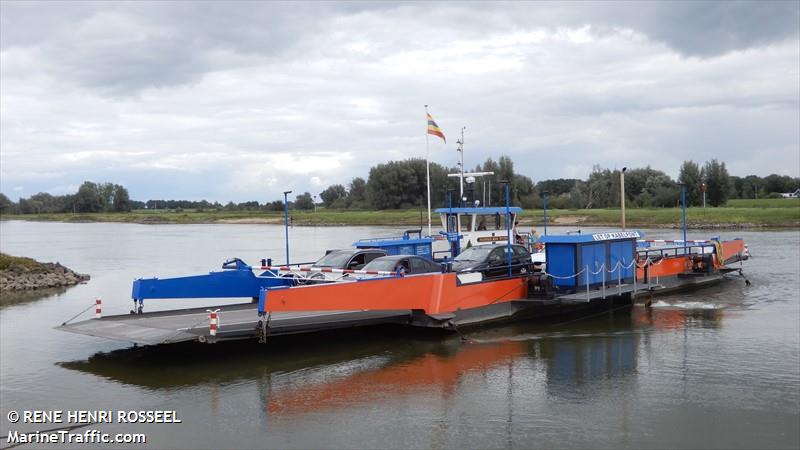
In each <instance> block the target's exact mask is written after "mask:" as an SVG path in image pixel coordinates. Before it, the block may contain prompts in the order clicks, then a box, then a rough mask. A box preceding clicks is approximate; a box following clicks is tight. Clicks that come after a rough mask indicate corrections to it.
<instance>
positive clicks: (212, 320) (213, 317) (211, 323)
mask: <svg viewBox="0 0 800 450" xmlns="http://www.w3.org/2000/svg"><path fill="white" fill-rule="evenodd" d="M206 311H208V334H209V335H211V336H212V337H213V336H216V335H217V328H219V317H218V314H217V313H218V312H219V309H215V310H213V311H212V310H210V309H207V310H206Z"/></svg>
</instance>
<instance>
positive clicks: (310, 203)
mask: <svg viewBox="0 0 800 450" xmlns="http://www.w3.org/2000/svg"><path fill="white" fill-rule="evenodd" d="M294 207H295V209H303V210H309V209H314V199H312V198H311V193H310V192H304V193H302V194H300V195H298V196H297V197H295V199H294Z"/></svg>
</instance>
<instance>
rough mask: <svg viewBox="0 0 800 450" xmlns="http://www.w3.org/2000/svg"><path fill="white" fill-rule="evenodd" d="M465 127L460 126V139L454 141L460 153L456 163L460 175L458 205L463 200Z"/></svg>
mask: <svg viewBox="0 0 800 450" xmlns="http://www.w3.org/2000/svg"><path fill="white" fill-rule="evenodd" d="M466 129H467V127H461V139H459V140H458V141H456V144H458V148H457V149H456V151H457V152H459V153H460V154H461V155H460V156H461V160H460V161H459V163H458V165H459V166H460V167H461V176H459V177H458V193H459V197H458V204H459V205H460V204H462V202H463V201H464V130H466Z"/></svg>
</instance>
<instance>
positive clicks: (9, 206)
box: [0, 192, 16, 214]
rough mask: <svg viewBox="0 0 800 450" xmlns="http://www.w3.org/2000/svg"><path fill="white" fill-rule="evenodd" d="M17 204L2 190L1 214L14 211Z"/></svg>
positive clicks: (0, 193)
mask: <svg viewBox="0 0 800 450" xmlns="http://www.w3.org/2000/svg"><path fill="white" fill-rule="evenodd" d="M15 206H16V205H14V202H12V201H11V199H9V198H8V197H6V194H3V193H2V192H0V214H3V213H10V212H12V211H13V210H14V207H15Z"/></svg>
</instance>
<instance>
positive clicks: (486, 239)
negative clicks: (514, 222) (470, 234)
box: [477, 236, 508, 242]
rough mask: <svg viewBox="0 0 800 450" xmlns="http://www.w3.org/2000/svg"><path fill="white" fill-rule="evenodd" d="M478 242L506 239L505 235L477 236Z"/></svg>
mask: <svg viewBox="0 0 800 450" xmlns="http://www.w3.org/2000/svg"><path fill="white" fill-rule="evenodd" d="M477 240H478V242H498V241H505V240H508V238H507V237H505V236H484V237H479V238H478V239H477Z"/></svg>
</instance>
